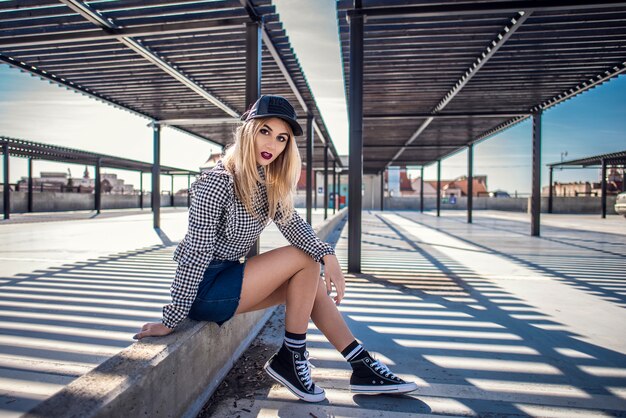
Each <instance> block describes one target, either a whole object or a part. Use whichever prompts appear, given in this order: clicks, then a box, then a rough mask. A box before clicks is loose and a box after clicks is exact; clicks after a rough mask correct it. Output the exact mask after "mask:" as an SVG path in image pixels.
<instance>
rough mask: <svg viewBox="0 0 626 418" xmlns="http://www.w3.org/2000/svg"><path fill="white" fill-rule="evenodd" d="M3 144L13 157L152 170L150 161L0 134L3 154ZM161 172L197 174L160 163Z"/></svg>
mask: <svg viewBox="0 0 626 418" xmlns="http://www.w3.org/2000/svg"><path fill="white" fill-rule="evenodd" d="M5 144H6V145H8V150H9V155H10V156H13V157H24V158H32V159H35V160H44V161H57V162H64V163H72V164H81V165H96V163H97V162H98V161H100V166H101V167H108V168H117V169H120V170H134V171H141V172H142V173H146V172H147V173H149V172H151V170H152V163H146V162H143V161H137V160H131V159H128V158H120V157H116V156H113V155H107V154H99V153H95V152H89V151H83V150H79V149H75V148H67V147H59V146H57V145H50V144H43V143H40V142H32V141H26V140H24V139H18V138H10V137H6V136H0V154H4V147H3V145H5ZM161 174H171V175H194V174H199V172H198V171H193V170H186V169H184V168H175V167H168V166H165V165H162V166H161Z"/></svg>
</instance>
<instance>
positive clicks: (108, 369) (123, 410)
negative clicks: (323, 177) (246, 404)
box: [23, 209, 347, 418]
mask: <svg viewBox="0 0 626 418" xmlns="http://www.w3.org/2000/svg"><path fill="white" fill-rule="evenodd" d="M346 216H347V210H346V209H344V210H342V211H340V212H338V213H337V214H336V215H335V216H333V217H331V218H329V219H328V220H326V221H325V222H324V223H323V224H322V225H320V226H319V227H318V228H315V229H316V232H317V233H318V235H319V237H320V238H321V239H322V240H325V239H327V237H328V236H329V235H330V234H331V233H332V232H333V231H334V230H335V229H336V228H337V227H338V226H339V225H340V224H341V222H342V220H343V219H344V218H345V217H346ZM272 312H273V308H272V309H267V310H264V311H257V312H250V313H246V314H242V315H237V316H236V317H235V318H233V319H232V320H230V321H228V322H227V323H226V324H224V326H223V327H222V328H220V327H218V326H217V325H216V324H214V323H207V322H196V321H192V320H185V321H183V323H182V324H181V325H180V326H179V327H178V328H177V330H176V332H174V333H172V334H170V335H168V336H166V337H160V338H146V339H144V340H142V341H140V342H137V343H135V344H133V345H131V346H130V347H128V348H126V349H124V350H123V351H121V352H120V353H119V354H117V355H116V356H114V357H112V358H110V359H108V360H107V361H105V362H104V363H102V364H101V365H99V366H98V367H97V368H95V369H94V370H92V371H91V372H89V373H87V374H85V375H83V376H81V377H79V378H78V379H76V380H74V381H73V382H72V383H70V384H69V385H67V386H66V387H64V388H63V389H61V390H60V391H59V392H57V393H56V394H55V395H53V396H52V397H50V398H48V399H47V400H45V401H43V402H42V403H40V404H39V405H37V406H36V407H35V408H33V409H32V410H30V411H29V412H28V413H26V414H24V415H23V417H27V418H35V417H37V418H41V417H46V418H48V417H64V418H65V417H67V418H70V417H72V418H74V417H75V418H79V417H80V418H91V417H111V418H119V417H125V418H126V417H181V416H182V417H195V416H196V415H197V414H198V412H199V411H200V410H201V408H202V406H203V405H204V403H205V402H206V401H207V400H208V398H209V397H210V396H211V394H212V393H213V392H214V391H215V389H216V388H217V386H218V385H219V384H220V382H221V381H222V379H223V378H224V376H225V375H226V374H227V373H228V371H229V370H230V369H231V368H232V365H233V363H234V362H235V361H236V360H237V359H238V358H239V356H240V355H241V354H242V353H243V351H244V350H245V349H246V348H247V347H248V346H249V345H250V343H251V342H252V340H253V339H254V338H255V337H256V335H257V334H258V332H259V331H260V330H261V328H262V327H263V325H264V324H265V322H267V320H268V319H269V317H270V315H271V314H272Z"/></svg>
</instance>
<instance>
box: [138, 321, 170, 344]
mask: <svg viewBox="0 0 626 418" xmlns="http://www.w3.org/2000/svg"><path fill="white" fill-rule="evenodd" d="M173 331H174V330H173V329H172V328H168V327H166V326H165V325H163V324H162V323H160V322H148V323H147V324H145V325H144V326H143V327H141V331H139V332H138V333H137V334H135V335H134V336H133V338H134V339H136V340H141V339H142V338H143V337H162V336H164V335H167V334H171V333H172V332H173Z"/></svg>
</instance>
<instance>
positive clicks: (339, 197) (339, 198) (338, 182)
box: [337, 168, 342, 209]
mask: <svg viewBox="0 0 626 418" xmlns="http://www.w3.org/2000/svg"><path fill="white" fill-rule="evenodd" d="M341 171H342V170H341V168H340V169H339V172H338V173H337V209H341Z"/></svg>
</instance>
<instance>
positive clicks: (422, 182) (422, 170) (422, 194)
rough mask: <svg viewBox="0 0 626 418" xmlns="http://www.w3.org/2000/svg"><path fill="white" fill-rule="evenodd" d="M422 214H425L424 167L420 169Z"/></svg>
mask: <svg viewBox="0 0 626 418" xmlns="http://www.w3.org/2000/svg"><path fill="white" fill-rule="evenodd" d="M420 212H421V213H424V166H422V168H421V169H420Z"/></svg>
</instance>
